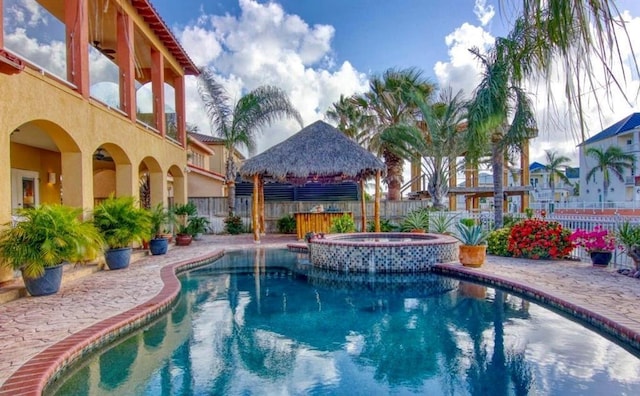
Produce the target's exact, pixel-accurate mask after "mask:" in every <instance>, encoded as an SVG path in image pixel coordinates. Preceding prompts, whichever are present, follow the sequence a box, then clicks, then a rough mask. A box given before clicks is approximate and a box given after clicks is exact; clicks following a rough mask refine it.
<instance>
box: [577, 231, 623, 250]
mask: <svg viewBox="0 0 640 396" xmlns="http://www.w3.org/2000/svg"><path fill="white" fill-rule="evenodd" d="M569 239H570V240H571V242H573V243H574V244H575V245H576V246H582V247H583V248H584V249H585V250H586V251H587V252H611V251H613V249H615V246H616V238H615V237H614V235H613V234H611V233H609V231H608V230H605V229H604V228H602V226H600V225H597V226H595V227H594V228H593V231H587V230H581V229H579V228H578V229H577V230H575V231H574V232H573V233H572V234H571V236H570V237H569Z"/></svg>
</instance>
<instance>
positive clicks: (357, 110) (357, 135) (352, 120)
mask: <svg viewBox="0 0 640 396" xmlns="http://www.w3.org/2000/svg"><path fill="white" fill-rule="evenodd" d="M325 116H326V117H327V119H329V120H331V121H334V122H336V123H337V124H338V127H337V128H338V129H339V130H340V131H341V132H342V133H344V134H345V135H346V136H347V137H349V138H350V139H352V140H353V141H355V142H356V143H358V144H360V145H362V146H364V145H365V143H366V142H365V134H366V132H367V130H368V127H369V124H370V123H371V117H370V116H368V115H367V114H366V113H365V112H364V111H363V110H362V108H361V107H359V106H358V103H357V97H355V96H352V97H345V96H344V95H340V99H338V101H337V102H334V103H333V104H332V105H331V107H330V108H329V110H327V112H326V113H325Z"/></svg>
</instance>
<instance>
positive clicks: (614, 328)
mask: <svg viewBox="0 0 640 396" xmlns="http://www.w3.org/2000/svg"><path fill="white" fill-rule="evenodd" d="M433 272H435V273H439V274H443V275H448V276H453V277H456V278H462V279H464V280H471V281H476V282H481V283H483V284H485V285H487V286H496V287H500V288H501V289H506V290H507V291H509V292H514V293H518V294H521V295H524V296H525V297H526V298H528V299H530V300H533V301H538V302H541V303H543V304H544V305H547V306H549V307H551V308H553V309H556V310H558V311H560V312H564V313H567V314H569V315H570V316H571V317H572V318H574V319H577V320H578V321H581V322H582V323H584V324H587V325H590V326H592V327H594V328H596V329H597V330H598V331H601V332H603V333H605V334H606V335H608V336H609V337H611V338H613V339H615V340H617V341H618V342H621V343H623V344H627V345H629V346H630V347H632V348H633V349H634V350H635V351H636V352H637V351H639V350H640V333H638V332H636V331H635V330H633V329H631V328H629V327H627V326H625V325H624V324H622V323H619V322H616V321H615V320H612V319H610V318H608V317H606V316H604V315H601V314H599V313H597V312H593V311H591V310H589V309H586V308H584V307H581V306H579V305H576V304H573V303H570V302H568V301H566V300H563V299H562V298H559V297H557V296H554V295H552V294H549V293H545V292H543V291H540V290H538V289H536V288H534V287H531V286H530V285H528V284H524V283H521V282H517V281H513V280H511V279H507V278H503V277H501V276H498V275H491V274H487V273H482V272H478V271H475V270H473V269H471V268H468V267H463V266H461V265H451V264H436V265H435V266H434V267H433Z"/></svg>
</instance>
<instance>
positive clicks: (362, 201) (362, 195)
mask: <svg viewBox="0 0 640 396" xmlns="http://www.w3.org/2000/svg"><path fill="white" fill-rule="evenodd" d="M365 198H366V197H365V193H364V179H360V213H361V214H362V228H360V232H366V231H367V204H366V200H365Z"/></svg>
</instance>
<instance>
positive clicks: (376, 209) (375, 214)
mask: <svg viewBox="0 0 640 396" xmlns="http://www.w3.org/2000/svg"><path fill="white" fill-rule="evenodd" d="M373 222H374V224H375V232H380V171H379V170H377V171H376V197H375V200H374V204H373Z"/></svg>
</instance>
